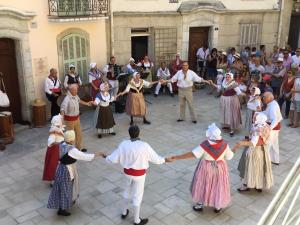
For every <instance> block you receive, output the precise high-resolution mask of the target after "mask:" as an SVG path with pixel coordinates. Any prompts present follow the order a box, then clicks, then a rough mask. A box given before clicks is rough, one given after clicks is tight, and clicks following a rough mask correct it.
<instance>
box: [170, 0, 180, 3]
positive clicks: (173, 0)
mask: <svg viewBox="0 0 300 225" xmlns="http://www.w3.org/2000/svg"><path fill="white" fill-rule="evenodd" d="M169 3H178V0H169Z"/></svg>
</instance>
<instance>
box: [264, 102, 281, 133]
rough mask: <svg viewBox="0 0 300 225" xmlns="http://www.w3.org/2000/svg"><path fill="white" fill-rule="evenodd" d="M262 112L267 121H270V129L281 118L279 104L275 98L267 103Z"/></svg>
mask: <svg viewBox="0 0 300 225" xmlns="http://www.w3.org/2000/svg"><path fill="white" fill-rule="evenodd" d="M263 113H264V114H266V115H267V117H268V123H270V128H271V130H273V128H274V127H276V126H277V124H278V123H279V122H280V121H281V120H282V115H281V111H280V108H279V105H278V103H277V102H276V101H275V100H273V101H271V102H270V103H268V105H267V108H266V110H265V111H263Z"/></svg>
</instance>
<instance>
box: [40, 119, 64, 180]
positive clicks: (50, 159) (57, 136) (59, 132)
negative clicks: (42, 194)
mask: <svg viewBox="0 0 300 225" xmlns="http://www.w3.org/2000/svg"><path fill="white" fill-rule="evenodd" d="M63 131H64V126H63V124H62V117H61V115H60V114H58V115H56V116H53V118H52V120H51V127H50V130H49V138H48V145H47V152H46V155H45V163H44V172H43V180H44V181H48V182H52V181H53V180H54V176H55V171H56V167H57V165H58V160H59V144H60V143H61V142H62V141H64V133H63ZM50 186H52V183H50Z"/></svg>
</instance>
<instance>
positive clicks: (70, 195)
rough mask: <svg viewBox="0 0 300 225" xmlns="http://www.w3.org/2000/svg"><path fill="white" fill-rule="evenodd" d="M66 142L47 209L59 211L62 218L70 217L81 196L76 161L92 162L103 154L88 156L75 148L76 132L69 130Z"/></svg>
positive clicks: (61, 149)
mask: <svg viewBox="0 0 300 225" xmlns="http://www.w3.org/2000/svg"><path fill="white" fill-rule="evenodd" d="M64 138H65V142H63V143H61V144H60V147H59V151H60V153H59V158H60V159H59V164H58V167H57V170H56V173H55V179H54V184H53V188H52V191H51V193H50V196H49V200H48V205H47V208H50V209H58V211H57V214H58V215H60V216H70V215H71V213H70V212H69V210H70V209H71V206H72V203H74V202H75V201H76V199H77V198H78V196H79V182H78V173H77V169H76V164H75V163H76V161H77V160H83V161H92V160H93V159H94V158H95V157H96V156H102V155H103V153H101V152H98V153H95V154H88V153H83V152H81V151H79V150H78V149H77V148H75V146H74V143H75V132H74V131H73V130H68V131H66V132H65V134H64Z"/></svg>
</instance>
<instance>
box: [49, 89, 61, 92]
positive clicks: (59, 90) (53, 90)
mask: <svg viewBox="0 0 300 225" xmlns="http://www.w3.org/2000/svg"><path fill="white" fill-rule="evenodd" d="M50 90H51V91H52V92H54V93H60V92H61V89H60V88H52V89H50Z"/></svg>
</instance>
